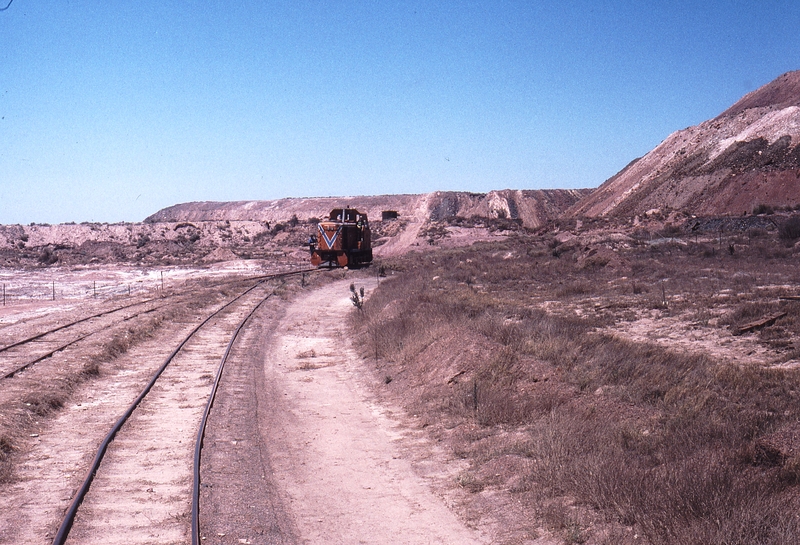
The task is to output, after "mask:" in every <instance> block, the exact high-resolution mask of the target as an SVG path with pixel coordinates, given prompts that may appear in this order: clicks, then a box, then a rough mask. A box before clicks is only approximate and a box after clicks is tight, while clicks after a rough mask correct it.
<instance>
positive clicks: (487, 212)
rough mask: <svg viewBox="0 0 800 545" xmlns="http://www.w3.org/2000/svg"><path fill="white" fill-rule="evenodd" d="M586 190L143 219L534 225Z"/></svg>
mask: <svg viewBox="0 0 800 545" xmlns="http://www.w3.org/2000/svg"><path fill="white" fill-rule="evenodd" d="M590 191H591V190H588V189H547V190H510V189H507V190H501V191H490V192H489V193H467V192H462V191H438V192H435V193H428V194H422V195H377V196H363V197H318V198H287V199H278V200H271V201H235V202H191V203H184V204H177V205H174V206H170V207H169V208H165V209H163V210H160V211H158V212H156V213H155V214H153V215H152V216H150V217H148V218H147V219H146V220H145V223H154V222H197V221H223V220H230V221H234V220H236V221H257V222H271V223H279V222H287V221H290V220H292V218H295V219H296V220H298V221H313V220H314V219H319V218H324V217H326V216H327V215H328V214H329V213H330V211H331V209H333V208H344V207H351V208H357V209H359V210H360V211H362V212H365V213H366V214H367V216H368V217H369V218H370V219H372V220H373V221H374V220H377V219H380V218H381V217H382V214H383V212H388V211H391V212H396V213H397V217H398V218H400V219H408V218H414V219H415V220H417V221H425V220H429V221H441V220H444V219H447V218H451V217H464V218H470V217H473V216H477V217H481V218H489V219H496V218H502V219H513V220H519V221H520V222H521V223H522V225H524V226H525V227H530V228H537V227H540V226H542V225H544V224H546V223H547V222H549V221H551V220H553V219H556V218H558V217H560V216H561V215H562V214H563V213H564V211H565V210H566V209H568V208H569V207H570V206H572V205H573V204H575V203H576V202H578V200H580V199H581V198H582V197H584V196H586V195H587V194H588V193H589V192H590Z"/></svg>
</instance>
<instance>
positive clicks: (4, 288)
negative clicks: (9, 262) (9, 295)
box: [3, 284, 6, 306]
mask: <svg viewBox="0 0 800 545" xmlns="http://www.w3.org/2000/svg"><path fill="white" fill-rule="evenodd" d="M3 306H6V285H5V284H3Z"/></svg>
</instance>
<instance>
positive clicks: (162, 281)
mask: <svg viewBox="0 0 800 545" xmlns="http://www.w3.org/2000/svg"><path fill="white" fill-rule="evenodd" d="M161 296H162V297H163V296H164V271H161Z"/></svg>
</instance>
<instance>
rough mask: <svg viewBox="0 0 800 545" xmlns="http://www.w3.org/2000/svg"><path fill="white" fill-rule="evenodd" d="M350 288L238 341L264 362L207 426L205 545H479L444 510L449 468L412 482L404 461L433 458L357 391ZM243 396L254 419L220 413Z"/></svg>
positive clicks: (237, 409) (434, 466) (324, 293)
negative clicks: (348, 330) (349, 332)
mask: <svg viewBox="0 0 800 545" xmlns="http://www.w3.org/2000/svg"><path fill="white" fill-rule="evenodd" d="M350 281H351V280H350V279H346V280H341V281H337V282H335V283H333V284H330V285H328V286H326V287H323V288H321V289H317V290H314V291H310V292H308V293H306V294H305V295H303V296H302V297H300V298H298V299H297V300H295V301H293V302H292V303H291V304H290V305H288V307H287V308H286V311H285V314H284V316H283V318H282V320H281V322H280V324H279V325H278V326H277V328H276V329H275V330H274V331H271V332H269V331H264V333H263V335H264V337H263V338H262V339H263V340H262V339H258V338H257V337H258V336H256V338H253V337H251V338H250V339H249V341H246V342H250V343H256V344H258V343H259V342H261V343H262V346H261V348H256V349H255V350H251V354H254V355H256V357H261V358H263V359H262V360H261V361H260V362H259V363H263V367H260V366H259V368H257V369H255V370H254V372H255V374H256V375H259V374H261V378H256V381H255V382H251V381H249V380H245V381H243V382H242V383H241V388H240V389H239V391H238V392H236V391H229V392H227V393H226V394H224V397H223V398H222V400H221V403H220V405H219V411H216V413H215V415H214V424H213V430H212V433H211V435H210V437H209V440H211V441H213V442H214V443H215V444H216V446H215V449H214V452H215V454H212V455H211V456H212V458H211V460H210V462H209V464H210V465H211V466H212V467H213V471H212V474H211V475H210V478H211V481H210V482H207V483H206V485H207V486H206V488H204V494H205V496H204V502H205V503H204V504H201V505H204V506H206V507H204V509H206V512H207V513H209V512H214V513H215V515H214V516H213V517H210V519H209V521H208V522H207V523H206V524H205V525H204V526H203V529H204V533H203V535H204V537H205V538H206V539H205V541H204V543H209V544H211V543H237V542H238V543H326V544H336V543H341V544H353V543H376V544H377V543H409V544H415V543H426V544H428V543H442V544H445V543H446V544H452V543H463V544H469V543H483V542H484V540H483V538H482V536H481V535H480V534H479V533H477V532H476V531H474V530H472V529H470V528H467V527H466V526H465V525H464V524H463V523H461V522H460V521H459V520H458V518H457V517H456V516H455V514H454V513H453V512H452V511H451V510H450V509H449V508H448V507H447V505H446V504H445V502H446V500H445V499H444V498H446V497H447V496H446V489H445V488H446V487H445V488H443V487H442V486H441V485H442V483H443V482H445V481H444V479H445V478H446V477H447V476H448V472H447V464H440V463H437V462H436V461H435V458H436V457H435V456H434V457H433V458H429V464H428V466H427V469H426V477H422V476H420V474H418V473H417V471H416V469H415V465H414V462H413V460H414V459H418V457H420V456H424V455H426V454H429V453H430V452H432V448H431V447H430V446H429V445H426V444H425V443H424V441H422V442H421V441H420V440H419V438H414V437H412V436H409V435H407V434H406V433H405V432H403V431H402V427H401V424H400V422H398V421H397V420H396V419H395V418H394V417H393V416H392V415H391V412H390V411H388V410H387V409H386V408H385V407H381V406H378V405H377V404H376V403H375V402H374V401H373V399H372V398H371V395H370V394H369V388H368V386H367V385H366V384H364V383H363V382H362V380H363V379H362V378H361V377H362V376H363V370H362V369H360V365H361V362H360V360H359V359H358V358H357V356H356V355H355V354H354V353H353V352H352V351H351V350H350V349H349V348H348V343H347V341H346V335H345V332H344V330H345V320H344V318H345V317H346V316H347V314H348V313H349V312H352V311H353V306H352V304H351V303H350V301H349V291H348V286H349V283H350ZM373 282H374V281H373ZM357 285H362V284H357ZM366 285H367V290H368V291H369V290H370V289H371V288H372V282H369V283H367V284H366ZM251 333H252V332H251ZM231 374H233V373H231ZM228 384H229V386H232V385H233V383H228ZM249 384H258V385H259V386H260V389H259V391H258V396H257V398H255V399H254V398H252V397H250V401H249V402H245V404H246V406H247V407H252V409H251V410H253V411H257V412H258V414H257V415H256V414H253V413H252V412H251V413H250V414H242V410H241V406H240V405H239V404H231V403H228V402H227V401H226V398H227V400H228V401H229V400H230V399H231V397H230V396H232V395H234V396H235V395H239V396H241V397H242V399H244V398H247V397H248V396H247V394H246V393H245V392H243V390H242V389H246V388H248V387H249V386H248V385H249ZM233 390H236V388H235V387H234V388H233ZM242 423H250V424H251V425H252V426H253V427H255V426H256V425H257V426H258V427H259V429H258V433H255V432H254V429H253V427H250V428H248V427H247V426H242ZM257 441H262V442H263V443H262V445H261V447H260V448H259V446H258V445H256V444H255V442H257ZM220 449H224V452H226V453H227V454H226V456H225V457H224V458H220V457H218V456H217V454H219V452H222V451H221V450H220ZM262 464H263V465H262ZM451 482H452V480H451ZM434 489H438V490H439V491H440V492H441V493H442V494H443V495H442V496H438V495H436V494H434V492H433V490H434ZM265 491H269V492H270V494H269V495H268V494H265ZM259 506H260V507H259ZM245 513H249V514H250V515H251V516H250V517H247V516H243V514H245ZM270 517H272V518H270Z"/></svg>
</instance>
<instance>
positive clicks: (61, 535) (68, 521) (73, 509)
mask: <svg viewBox="0 0 800 545" xmlns="http://www.w3.org/2000/svg"><path fill="white" fill-rule="evenodd" d="M314 271H316V269H302V270H296V271H288V272H284V273H276V274H272V275H263V276H258V277H254V278H251V280H255V279H258V281H257V282H256V284H254V285H253V286H251V287H250V288H248V289H246V290H245V291H243V292H242V293H240V294H239V295H237V296H236V297H234V298H233V299H231V300H230V301H228V302H227V303H225V304H224V305H223V306H221V307H220V308H218V309H217V310H216V311H214V312H213V313H212V314H210V315H209V316H208V317H206V318H205V319H204V320H203V321H202V322H201V323H200V324H199V325H197V326H196V327H195V328H194V329H192V331H191V332H190V333H189V334H188V335H187V336H186V338H184V339H183V341H181V342H180V344H178V346H177V347H176V348H175V350H173V351H172V353H171V354H170V355H169V356H168V357H167V359H166V360H165V361H164V363H163V364H162V365H161V367H159V368H158V370H156V372H155V374H154V375H153V377H152V378H151V380H150V382H149V383H148V384H147V386H145V388H144V390H142V392H141V393H140V394H139V396H138V397H137V398H136V399H135V400H134V401H133V403H132V404H131V405H130V406H129V407H128V409H127V410H126V411H125V413H124V414H123V415H122V417H120V419H119V420H118V421H117V422H116V424H114V426H113V427H112V428H111V430H110V431H109V432H108V434H107V435H106V437H105V439H103V441H102V442H101V443H100V447H99V448H98V450H97V454H95V457H94V460H93V461H92V464H91V467H90V468H89V471H88V473H87V475H86V478H85V479H84V481H83V484H82V485H81V487H80V489H79V490H78V491H77V492H76V494H75V497H74V498H73V499H72V503H71V504H70V506H69V508H68V509H67V511H66V513H65V515H64V519H63V520H62V522H61V526H60V527H59V529H58V532H57V533H56V536H55V538H54V539H53V545H63V544H64V543H65V542H66V540H67V537H68V536H69V532H70V530H71V529H72V525H73V523H74V522H75V516H76V515H77V512H78V508H79V507H80V505H81V503H83V500H84V498H85V497H86V494H87V493H88V492H89V487H90V486H91V484H92V481H93V480H94V477H95V475H96V474H97V470H98V468H99V467H100V463H101V462H102V460H103V457H104V456H105V453H106V451H107V450H108V446H109V445H110V444H111V441H113V440H114V437H115V436H116V435H117V432H118V431H119V430H120V429H121V428H122V426H123V424H125V422H126V421H127V420H128V418H129V417H130V416H131V414H133V411H134V410H135V409H136V408H137V407H138V406H139V404H140V403H141V401H142V400H143V399H144V398H145V396H146V395H147V394H148V393H149V392H150V390H151V389H152V387H153V385H154V384H155V383H156V381H157V380H158V378H159V377H160V376H161V374H162V373H163V372H164V370H165V369H166V368H167V366H168V365H169V364H170V362H172V360H173V358H175V356H176V355H177V354H178V352H180V350H181V349H182V348H183V346H184V345H185V344H186V343H187V342H189V339H191V338H192V337H193V336H194V335H195V334H196V333H197V332H198V331H199V330H200V328H202V327H203V326H204V325H206V324H207V323H208V322H209V321H211V319H212V318H214V317H215V316H216V315H217V314H219V313H220V312H222V311H223V310H225V309H226V308H227V307H229V306H230V305H232V304H234V303H235V302H236V301H238V300H239V299H241V298H242V297H244V296H245V295H247V294H248V293H250V292H251V291H253V290H254V289H256V288H257V287H258V286H260V285H261V284H262V283H264V282H266V281H267V280H271V279H275V278H283V277H286V276H292V275H296V274H302V273H307V272H314ZM270 295H271V294H270ZM264 300H266V298H265V299H264ZM262 303H263V301H261V302H260V303H259V304H258V305H257V306H256V308H258V306H260V305H261V304H262ZM253 312H255V310H254V311H253ZM248 318H249V316H248ZM246 321H247V319H245V320H244V321H243V322H242V324H240V326H239V328H237V330H236V333H235V334H234V337H235V336H236V335H238V332H239V330H240V329H241V327H243V326H244V323H245V322H246ZM232 343H233V339H231V342H230V343H229V349H230V346H231V345H232ZM226 353H227V351H226ZM214 390H216V382H215V388H214ZM207 410H208V408H207ZM198 435H199V434H198ZM193 517H194V513H193Z"/></svg>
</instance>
